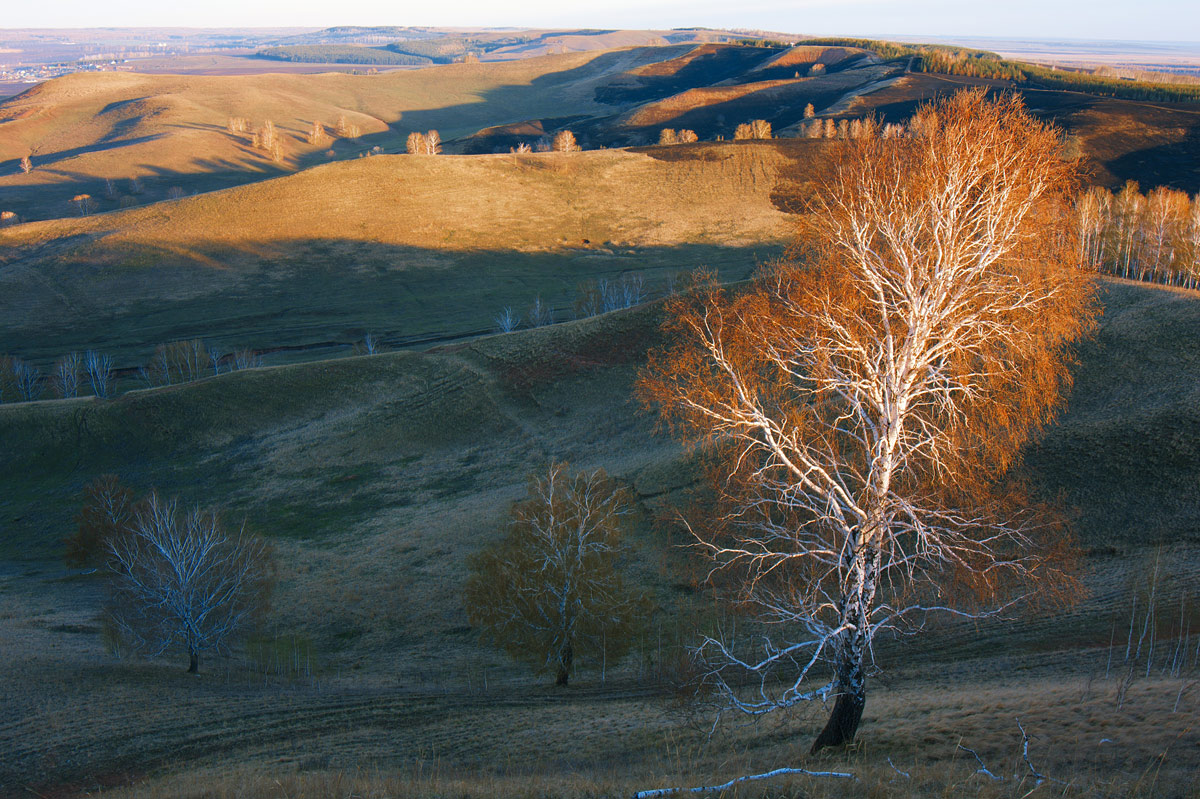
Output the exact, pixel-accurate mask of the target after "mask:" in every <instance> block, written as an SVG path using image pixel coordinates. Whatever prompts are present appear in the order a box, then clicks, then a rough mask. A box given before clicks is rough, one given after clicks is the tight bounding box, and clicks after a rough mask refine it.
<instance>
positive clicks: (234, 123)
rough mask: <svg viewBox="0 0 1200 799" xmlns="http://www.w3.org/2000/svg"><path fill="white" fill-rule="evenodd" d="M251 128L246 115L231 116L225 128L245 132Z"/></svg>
mask: <svg viewBox="0 0 1200 799" xmlns="http://www.w3.org/2000/svg"><path fill="white" fill-rule="evenodd" d="M249 128H250V120H248V119H246V118H245V117H230V118H229V119H228V121H226V123H225V129H226V130H228V131H229V132H230V133H245V132H246V131H247V130H248V129H249Z"/></svg>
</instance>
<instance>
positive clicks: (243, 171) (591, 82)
mask: <svg viewBox="0 0 1200 799" xmlns="http://www.w3.org/2000/svg"><path fill="white" fill-rule="evenodd" d="M652 33H653V32H647V31H579V32H562V31H559V32H544V31H542V32H539V31H533V32H528V36H529V37H531V38H529V40H528V41H525V42H521V43H516V44H506V45H505V46H504V47H501V48H499V49H496V50H490V51H489V57H495V58H503V59H511V60H504V61H494V62H485V63H482V64H478V63H477V64H451V65H446V66H441V67H436V68H427V69H402V70H398V71H394V72H390V73H386V74H381V75H352V74H334V73H327V74H321V75H299V74H258V75H238V76H230V77H215V76H201V75H190V76H179V75H136V74H129V73H96V74H78V75H71V76H67V77H64V78H60V79H56V80H52V81H49V82H47V83H45V84H42V85H40V86H38V87H36V88H34V89H32V90H30V91H28V92H26V93H25V94H23V95H21V96H19V97H15V98H12V99H10V100H8V101H7V102H5V103H3V104H0V191H2V192H3V194H2V195H0V196H2V198H3V199H2V200H0V202H2V203H3V207H0V211H10V212H13V213H16V214H18V215H19V216H20V217H21V218H23V219H45V218H54V217H63V216H70V215H73V214H77V213H78V210H77V208H76V206H75V205H73V204H72V203H71V200H72V198H73V197H75V196H77V195H79V194H88V195H90V196H91V197H92V199H93V202H94V203H95V204H96V205H97V206H98V207H99V208H100V209H101V210H112V209H115V208H118V207H123V206H128V205H130V204H137V205H141V204H145V203H147V202H153V201H158V200H161V199H164V198H167V197H170V196H178V195H180V194H182V195H187V194H191V193H193V192H204V191H210V190H213V189H218V188H223V187H228V186H232V185H238V184H243V183H246V182H250V181H255V180H261V179H263V178H265V177H270V176H274V175H278V174H281V173H286V172H289V171H293V170H296V169H299V168H304V167H308V166H312V165H314V164H319V163H324V162H326V161H328V160H330V159H331V158H332V159H343V158H351V157H355V156H357V155H360V154H362V153H365V152H367V151H370V150H372V149H373V148H376V147H379V148H382V150H383V151H386V152H400V151H403V149H404V141H405V138H406V136H407V135H408V133H409V132H411V131H414V130H422V131H423V130H428V129H431V128H433V129H437V130H438V131H439V132H440V133H441V136H442V139H443V140H445V141H448V142H450V143H449V144H448V150H449V151H452V152H472V153H478V152H503V151H506V150H508V149H509V147H510V146H512V145H514V144H516V143H517V141H519V140H522V139H521V137H520V136H515V135H509V134H510V133H511V132H512V130H516V129H521V130H526V131H530V132H539V135H541V134H547V133H549V134H552V133H553V132H554V131H555V130H558V129H560V128H564V127H571V128H573V129H574V130H575V131H576V132H577V133H578V134H579V135H580V137H581V139H582V141H583V144H584V145H585V147H588V148H595V147H601V146H604V147H622V146H629V145H633V144H646V143H651V142H653V141H656V140H657V137H658V131H659V130H660V129H661V128H662V127H675V128H690V129H692V130H695V131H696V132H697V133H698V134H700V136H701V138H702V139H716V138H717V137H719V136H724V137H726V138H728V137H730V136H732V134H733V131H734V129H735V128H736V126H737V125H738V124H740V123H742V122H746V121H749V120H751V119H755V118H762V119H766V120H768V121H770V122H771V123H772V125H773V126H774V128H775V130H776V131H777V132H782V133H784V134H785V135H790V134H794V133H795V127H794V126H795V124H796V123H797V122H798V121H800V120H801V117H802V112H803V109H804V107H805V106H806V105H807V104H808V103H812V104H813V105H814V106H815V108H816V111H817V113H818V115H819V116H822V117H833V118H841V117H847V116H860V115H863V114H865V113H869V112H872V111H877V112H879V113H881V114H882V115H883V117H884V118H885V119H886V120H887V121H901V120H903V119H904V118H905V117H906V116H907V115H908V114H910V113H911V111H912V108H913V107H914V106H915V104H916V103H918V102H921V101H924V100H928V99H931V98H932V97H934V96H936V95H937V94H939V93H943V92H946V91H952V90H954V89H956V88H960V87H962V86H970V85H979V84H986V85H990V86H994V87H996V88H997V89H1016V90H1019V91H1022V92H1024V93H1025V95H1026V97H1027V98H1028V100H1029V104H1030V106H1031V107H1032V108H1034V109H1035V110H1036V111H1037V112H1038V113H1039V114H1041V115H1043V116H1045V117H1047V118H1050V119H1053V120H1054V121H1056V122H1058V123H1059V124H1061V125H1063V126H1064V127H1065V128H1066V129H1067V131H1068V132H1069V133H1070V134H1072V135H1073V136H1074V137H1075V140H1076V141H1077V142H1078V143H1079V146H1080V150H1081V153H1082V154H1084V155H1085V156H1088V157H1089V158H1090V159H1091V160H1092V162H1093V164H1094V165H1095V169H1096V174H1095V177H1094V179H1095V180H1096V181H1098V182H1103V183H1113V182H1120V181H1123V180H1126V179H1135V180H1140V181H1142V183H1144V184H1146V185H1151V184H1157V183H1168V184H1170V185H1173V186H1175V187H1177V188H1183V189H1186V190H1188V191H1196V190H1200V172H1197V171H1196V170H1197V169H1200V167H1197V166H1195V164H1196V163H1197V159H1196V158H1195V154H1196V151H1197V148H1198V146H1200V145H1198V144H1197V142H1200V138H1197V131H1198V130H1200V110H1197V106H1196V105H1195V104H1192V105H1188V104H1184V103H1175V104H1170V105H1165V106H1164V105H1162V104H1159V103H1155V102H1141V101H1134V100H1114V99H1110V98H1106V97H1102V96H1096V95H1094V94H1088V93H1086V91H1087V88H1086V87H1082V88H1081V87H1074V86H1071V85H1062V86H1060V85H1058V84H1053V85H1051V84H1046V85H1042V84H1039V83H1037V82H1036V81H1023V82H1014V81H1011V80H1003V79H999V78H996V77H994V76H993V77H988V76H986V75H983V76H981V75H945V74H931V73H921V72H912V71H911V70H912V69H914V68H915V66H919V63H918V62H919V59H918V58H916V56H913V55H911V54H909V55H904V53H906V52H907V51H903V52H901V51H897V52H896V53H893V52H892V51H891V50H890V49H888V48H883V51H882V52H880V53H875V52H869V51H867V50H864V49H861V48H860V47H854V46H848V45H852V44H854V42H851V41H844V42H843V41H840V40H839V41H833V42H830V43H829V44H828V45H823V46H822V45H813V44H806V45H803V46H800V47H795V48H785V47H774V46H773V47H751V46H744V45H732V44H721V43H705V44H695V43H684V44H672V45H668V44H666V41H667V39H670V40H672V41H674V40H677V39H679V38H680V37H683V38H684V39H685V40H687V41H689V42H694V41H695V40H696V39H697V38H701V37H702V35H703V32H695V31H691V32H686V31H685V32H680V33H679V35H678V36H675V35H674V34H673V35H671V36H669V37H667V39H662V38H661V37H658V36H657V34H655V35H653V36H651V35H650V34H652ZM523 35H524V34H523ZM713 35H714V36H715V37H716V38H721V37H722V36H724V35H725V34H720V35H717V34H713ZM476 38H478V39H479V41H480V42H483V43H484V44H485V45H486V46H488V47H490V46H492V45H493V44H496V43H500V42H501V41H502V37H501V39H496V40H494V41H485V40H486V39H487V37H482V38H480V37H476ZM577 40H578V41H577ZM438 41H447V40H438ZM652 42H657V43H658V45H659V46H651V43H652ZM598 43H603V44H605V45H606V46H611V47H623V48H626V49H616V50H609V51H606V52H597V51H595V50H592V49H590V48H594V47H596V46H597V44H598ZM859 44H862V43H861V42H860V43H859ZM867 44H870V43H867ZM416 46H417V47H418V49H421V48H427V47H436V46H441V45H437V44H436V41H435V42H434V43H433V44H427V43H425V42H420V43H418V44H417V45H416ZM872 46H873V45H872ZM564 48H565V50H566V51H567V52H565V53H564V54H562V55H553V56H547V55H541V56H539V57H526V56H529V55H530V54H531V53H543V52H545V51H546V50H547V49H550V50H555V51H557V50H562V49H564ZM576 48H587V51H586V52H570V51H572V50H573V49H576ZM357 50H361V51H362V52H363V53H371V52H384V51H382V50H371V49H370V48H357ZM360 54H361V53H360ZM967 62H970V63H972V64H973V63H976V62H978V63H981V64H982V63H991V61H990V60H988V59H982V60H981V59H978V58H974V57H971V58H968V59H967V61H965V62H964V63H967ZM255 63H256V64H258V65H260V66H261V65H262V64H269V62H266V61H263V60H259V61H257V62H255ZM955 63H958V62H955ZM997 63H999V62H997ZM818 64H819V65H821V66H822V67H823V69H822V70H821V71H820V72H814V71H813V69H814V67H815V66H816V65H818ZM231 117H241V118H245V119H246V120H248V122H249V124H250V127H251V129H253V128H256V127H258V126H260V125H262V123H263V122H264V121H266V120H271V121H273V122H274V123H275V125H276V126H277V127H278V128H279V130H280V132H281V134H282V141H283V152H282V154H281V157H280V160H279V161H274V160H272V158H271V156H270V155H269V154H268V153H267V152H266V151H264V150H260V149H255V148H253V147H252V146H251V134H250V132H249V131H247V132H244V133H231V132H229V131H228V130H226V123H227V122H228V120H229V119H230V118H231ZM340 117H345V118H346V121H347V122H348V123H349V124H350V125H355V126H357V127H358V129H359V131H360V135H359V136H358V137H356V138H352V139H351V138H338V137H335V138H334V139H333V140H332V141H331V142H323V143H320V144H309V143H308V141H307V140H306V136H307V133H308V132H309V130H310V129H311V127H312V124H313V123H314V122H321V123H322V124H323V125H325V127H326V128H328V129H332V127H333V126H334V124H335V123H336V122H337V120H338V119H339V118H340ZM514 126H515V127H514ZM476 134H478V135H476ZM534 138H536V137H534ZM30 153H32V159H33V164H34V166H35V169H34V170H33V172H31V173H29V174H23V173H22V172H21V170H20V168H19V159H20V158H21V157H22V156H24V155H27V154H30ZM135 178H136V180H137V183H136V184H135V183H133V182H131V181H132V180H133V179H135Z"/></svg>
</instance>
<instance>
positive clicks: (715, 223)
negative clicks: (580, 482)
mask: <svg viewBox="0 0 1200 799" xmlns="http://www.w3.org/2000/svg"><path fill="white" fill-rule="evenodd" d="M815 151H816V145H813V144H812V143H809V142H797V143H796V145H795V146H793V147H791V148H780V147H776V146H772V145H771V144H769V143H767V144H763V145H761V146H748V147H743V146H737V147H734V146H725V147H706V146H697V147H693V148H682V149H680V150H678V151H672V153H671V154H672V155H673V156H682V157H676V158H674V159H673V160H669V161H668V160H663V159H662V158H659V157H655V156H654V154H653V153H649V154H648V153H634V152H626V151H595V152H584V153H571V154H561V153H550V154H536V155H496V156H472V157H454V158H448V157H434V158H431V157H427V156H421V157H417V156H380V157H374V158H367V159H359V160H354V161H349V162H341V163H335V164H329V165H325V166H321V167H317V168H314V169H311V170H306V171H304V172H302V173H299V174H297V175H294V176H291V177H287V178H282V179H279V180H273V181H267V182H264V183H259V184H254V185H252V186H246V187H242V188H236V189H230V190H227V191H223V192H218V193H212V194H206V195H202V196H199V197H193V198H187V199H183V200H179V201H176V202H168V203H162V204H158V205H154V206H150V207H145V208H136V209H131V210H127V211H122V212H118V213H112V214H101V215H95V216H91V217H87V218H81V219H75V220H60V221H51V222H40V223H32V224H26V225H21V226H18V227H14V228H8V229H5V230H0V244H2V245H3V253H2V254H0V286H3V291H0V314H3V317H4V320H5V324H4V326H3V329H2V330H0V352H14V353H18V354H20V355H22V356H23V357H26V358H33V359H37V360H38V361H39V362H43V364H44V365H45V366H48V365H49V361H50V360H52V359H53V358H55V357H57V356H58V355H61V354H63V353H65V352H68V351H70V350H73V349H79V350H82V349H87V348H99V349H102V350H105V351H108V352H112V353H113V354H114V355H116V356H117V358H118V365H119V366H135V365H137V364H139V363H144V361H145V359H146V358H147V357H148V355H149V353H150V351H151V350H152V349H153V347H154V346H155V345H156V344H158V343H161V342H163V341H169V340H176V339H181V338H192V337H202V338H206V339H211V340H212V341H213V342H214V343H217V344H219V345H220V346H221V347H222V348H224V349H225V350H226V351H229V350H231V349H234V348H237V347H245V346H250V347H254V348H257V349H270V348H276V347H284V346H288V347H305V346H313V345H325V344H337V343H340V344H343V345H348V344H350V343H352V342H353V341H355V340H358V339H361V337H362V335H363V334H364V333H365V332H368V331H370V332H373V333H374V334H375V335H377V336H381V337H383V339H384V341H385V343H386V344H388V345H389V346H393V345H397V344H406V343H411V342H420V341H426V342H428V341H436V340H438V339H445V338H450V337H455V336H462V335H468V334H476V333H480V332H486V331H488V330H489V329H490V328H491V327H492V319H493V317H494V315H495V314H496V313H497V312H499V311H500V309H501V308H503V307H504V306H506V305H511V306H513V307H514V308H515V309H516V310H517V311H518V313H521V314H522V315H524V312H525V309H526V308H527V307H528V306H529V305H530V304H531V303H532V302H533V300H534V298H535V296H539V295H540V296H541V297H542V299H543V301H544V302H547V303H549V304H551V305H552V306H553V307H554V308H555V311H556V313H557V314H558V316H559V318H564V317H567V316H569V315H570V314H571V313H572V307H573V303H574V299H575V296H576V289H577V286H578V284H579V283H580V282H581V281H584V280H587V279H592V278H597V277H604V278H611V279H617V278H619V277H620V276H621V275H622V274H625V273H628V272H638V273H641V274H644V275H645V277H646V280H647V283H648V286H649V287H650V288H652V289H654V290H658V289H659V288H660V287H661V285H662V284H663V283H664V282H665V280H666V277H667V275H668V273H673V272H675V271H677V270H689V269H693V268H696V267H701V266H704V267H709V268H713V269H718V270H720V271H721V272H722V273H723V274H726V275H727V276H729V277H734V278H738V277H744V276H746V275H747V274H748V273H749V272H750V270H752V269H753V268H754V266H755V264H756V262H757V261H759V260H764V259H767V258H769V257H772V255H773V254H774V253H777V252H778V251H779V247H780V246H781V244H782V242H783V241H785V240H786V238H787V237H788V235H789V233H790V231H789V227H788V224H787V222H786V216H785V214H783V213H782V212H781V211H779V210H778V209H777V208H776V207H775V205H774V204H773V201H772V192H773V191H776V190H777V186H778V182H779V179H780V175H781V173H783V172H788V173H789V174H790V173H802V172H803V170H804V168H805V167H806V165H807V164H808V163H809V162H810V161H811V159H812V153H813V152H815Z"/></svg>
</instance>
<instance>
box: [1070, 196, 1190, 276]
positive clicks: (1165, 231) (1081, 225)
mask: <svg viewBox="0 0 1200 799" xmlns="http://www.w3.org/2000/svg"><path fill="white" fill-rule="evenodd" d="M1076 224H1077V226H1078V229H1079V252H1080V261H1081V262H1082V263H1083V265H1084V266H1085V267H1087V268H1090V269H1095V270H1097V271H1100V272H1105V273H1107V274H1110V275H1115V276H1117V277H1123V278H1128V279H1130V280H1144V281H1150V282H1154V283H1164V284H1166V285H1170V286H1182V287H1185V288H1190V289H1194V288H1197V286H1200V194H1197V195H1196V196H1195V197H1188V195H1187V193H1186V192H1182V191H1178V190H1175V189H1171V188H1168V187H1166V186H1159V187H1157V188H1155V189H1153V190H1152V191H1151V192H1150V193H1149V194H1145V195H1143V194H1142V193H1141V191H1140V189H1139V186H1138V184H1137V183H1135V182H1133V181H1130V182H1128V183H1126V184H1125V186H1124V187H1123V188H1122V189H1121V190H1120V191H1119V192H1117V193H1115V194H1114V193H1113V192H1111V191H1109V190H1108V189H1105V188H1100V187H1093V188H1090V189H1088V190H1087V191H1085V192H1084V193H1083V194H1081V195H1080V197H1079V201H1078V203H1077V204H1076Z"/></svg>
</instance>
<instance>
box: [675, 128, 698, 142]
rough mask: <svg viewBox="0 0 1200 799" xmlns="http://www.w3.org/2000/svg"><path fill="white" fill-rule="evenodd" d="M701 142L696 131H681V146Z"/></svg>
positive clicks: (684, 129) (685, 129)
mask: <svg viewBox="0 0 1200 799" xmlns="http://www.w3.org/2000/svg"><path fill="white" fill-rule="evenodd" d="M699 140H700V137H699V136H697V135H696V131H694V130H689V129H687V128H683V129H681V130H680V131H679V143H680V144H692V143H693V142H697V141H699Z"/></svg>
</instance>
